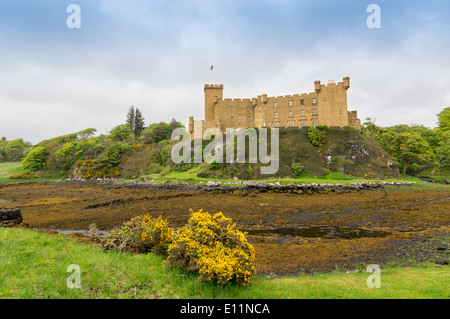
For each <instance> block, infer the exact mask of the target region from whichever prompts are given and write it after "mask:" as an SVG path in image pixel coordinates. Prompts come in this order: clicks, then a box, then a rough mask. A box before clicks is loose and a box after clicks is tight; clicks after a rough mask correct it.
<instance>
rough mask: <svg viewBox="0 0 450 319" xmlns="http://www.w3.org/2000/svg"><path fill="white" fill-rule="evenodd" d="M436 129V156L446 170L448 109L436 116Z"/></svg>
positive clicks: (449, 129)
mask: <svg viewBox="0 0 450 319" xmlns="http://www.w3.org/2000/svg"><path fill="white" fill-rule="evenodd" d="M437 124H438V127H437V130H436V131H437V137H438V140H439V142H438V146H437V151H436V153H437V156H438V157H439V158H440V161H441V164H442V165H443V166H444V167H445V168H446V169H448V168H449V167H450V107H446V108H445V109H444V110H443V111H442V112H441V113H439V114H438V123H437Z"/></svg>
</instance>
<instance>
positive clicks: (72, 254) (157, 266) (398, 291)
mask: <svg viewBox="0 0 450 319" xmlns="http://www.w3.org/2000/svg"><path fill="white" fill-rule="evenodd" d="M162 262H163V258H162V257H160V256H155V255H152V254H141V255H132V254H122V253H118V252H116V251H113V250H111V251H106V252H104V251H103V250H102V249H101V248H100V247H97V246H93V245H88V244H81V243H79V242H76V241H75V240H73V239H71V238H68V237H66V236H63V235H58V236H52V235H48V234H42V233H37V232H33V231H29V230H23V229H2V228H0V269H1V273H0V298H7V299H9V298H77V299H78V298H194V299H196V298H256V299H260V298H269V299H271V298H283V299H287V298H383V299H388V298H436V299H437V298H449V297H450V271H449V270H450V268H449V267H448V266H442V267H439V268H436V267H434V266H433V265H426V264H422V265H419V266H417V267H414V268H386V269H382V271H381V288H380V289H376V288H373V289H370V288H368V287H367V285H366V280H367V277H368V275H369V274H368V273H365V272H352V273H348V274H347V273H343V272H336V273H333V274H320V275H316V276H299V277H281V278H265V277H255V278H254V280H253V282H252V284H250V285H249V286H246V287H242V286H238V285H236V284H227V285H218V284H212V283H208V282H199V281H198V280H197V275H196V274H194V273H190V272H187V271H183V270H180V269H177V268H172V269H167V268H165V267H164V266H162ZM71 264H76V265H78V266H79V267H80V269H81V288H80V289H69V288H68V287H67V278H68V277H69V275H70V273H68V272H67V267H68V266H69V265H71Z"/></svg>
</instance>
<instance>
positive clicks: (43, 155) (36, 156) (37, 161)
mask: <svg viewBox="0 0 450 319" xmlns="http://www.w3.org/2000/svg"><path fill="white" fill-rule="evenodd" d="M47 155H48V150H47V149H46V148H45V147H43V146H37V147H35V148H33V149H32V150H31V151H30V153H28V155H27V156H26V157H25V158H24V159H23V161H22V165H23V168H25V169H30V170H34V171H35V170H38V169H40V168H42V167H44V165H45V161H46V160H47Z"/></svg>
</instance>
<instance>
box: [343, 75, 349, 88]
mask: <svg viewBox="0 0 450 319" xmlns="http://www.w3.org/2000/svg"><path fill="white" fill-rule="evenodd" d="M343 81H344V82H343V83H344V84H343V87H344V89H346V90H348V88H349V87H350V78H349V77H348V76H346V77H345V78H343Z"/></svg>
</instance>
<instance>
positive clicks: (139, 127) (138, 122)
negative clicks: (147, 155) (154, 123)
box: [133, 108, 145, 137]
mask: <svg viewBox="0 0 450 319" xmlns="http://www.w3.org/2000/svg"><path fill="white" fill-rule="evenodd" d="M144 128H145V123H144V117H143V116H142V113H141V110H139V109H138V108H136V111H135V114H134V128H133V133H134V135H135V136H136V137H139V136H141V133H142V131H143V130H144Z"/></svg>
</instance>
